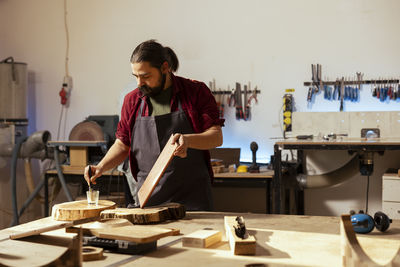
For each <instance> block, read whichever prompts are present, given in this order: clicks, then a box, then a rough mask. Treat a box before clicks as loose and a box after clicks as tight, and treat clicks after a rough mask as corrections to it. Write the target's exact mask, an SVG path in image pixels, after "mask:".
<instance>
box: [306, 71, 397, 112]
mask: <svg viewBox="0 0 400 267" xmlns="http://www.w3.org/2000/svg"><path fill="white" fill-rule="evenodd" d="M321 75H322V65H321V64H311V80H312V81H311V82H304V86H308V91H307V103H308V106H309V107H311V105H310V103H311V102H314V98H313V97H314V96H315V95H316V94H317V93H318V92H319V91H321V90H324V99H326V100H340V111H343V110H344V101H351V102H359V101H360V93H361V89H362V85H363V84H371V85H372V86H371V93H372V96H373V97H376V98H377V99H379V100H380V101H381V102H385V101H388V100H397V99H398V98H399V97H400V93H399V90H400V84H399V79H386V80H385V79H378V80H364V74H363V73H361V72H356V76H355V77H353V79H351V78H346V79H345V78H344V77H342V78H341V79H336V81H329V80H328V79H326V78H325V80H322V79H321ZM331 85H332V86H333V88H332V87H330V86H331Z"/></svg>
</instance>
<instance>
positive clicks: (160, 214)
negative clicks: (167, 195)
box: [100, 203, 186, 224]
mask: <svg viewBox="0 0 400 267" xmlns="http://www.w3.org/2000/svg"><path fill="white" fill-rule="evenodd" d="M185 215H186V210H185V206H183V205H181V204H179V203H168V204H165V205H162V206H153V207H145V208H143V209H141V208H134V209H128V208H117V209H113V210H104V211H102V212H101V215H100V216H101V218H102V219H110V218H124V219H127V220H129V221H130V222H131V223H133V224H152V223H160V222H164V221H166V220H178V219H182V218H184V217H185Z"/></svg>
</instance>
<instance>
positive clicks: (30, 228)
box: [9, 217, 99, 239]
mask: <svg viewBox="0 0 400 267" xmlns="http://www.w3.org/2000/svg"><path fill="white" fill-rule="evenodd" d="M98 218H99V217H92V218H86V219H82V220H75V221H56V220H54V219H53V218H51V217H46V218H42V219H39V220H36V221H33V222H31V223H26V224H22V225H18V226H16V227H13V228H9V238H10V239H20V238H23V237H27V236H33V235H38V234H41V233H45V232H49V231H53V230H57V229H62V228H67V227H72V226H74V225H79V224H83V223H87V222H90V221H93V220H96V219H98Z"/></svg>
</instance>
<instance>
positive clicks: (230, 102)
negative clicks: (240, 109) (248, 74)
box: [228, 85, 236, 107]
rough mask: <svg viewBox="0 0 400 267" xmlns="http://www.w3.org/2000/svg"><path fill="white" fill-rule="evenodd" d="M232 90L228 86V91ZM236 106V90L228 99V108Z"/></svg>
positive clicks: (232, 91) (233, 90)
mask: <svg viewBox="0 0 400 267" xmlns="http://www.w3.org/2000/svg"><path fill="white" fill-rule="evenodd" d="M229 90H230V86H229V85H228V91H229ZM235 105H236V95H235V89H232V90H231V94H230V95H229V97H228V106H230V107H232V106H235Z"/></svg>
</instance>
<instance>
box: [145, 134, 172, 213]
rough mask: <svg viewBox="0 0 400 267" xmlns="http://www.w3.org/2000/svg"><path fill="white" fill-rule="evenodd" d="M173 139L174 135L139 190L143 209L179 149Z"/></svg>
mask: <svg viewBox="0 0 400 267" xmlns="http://www.w3.org/2000/svg"><path fill="white" fill-rule="evenodd" d="M172 138H173V135H171V137H170V138H169V140H168V141H167V144H166V145H165V146H164V148H163V150H162V151H161V154H160V156H158V158H157V161H156V162H155V163H154V165H153V168H151V170H150V172H149V174H148V175H147V177H146V180H145V181H144V183H143V185H142V187H140V189H139V192H138V197H139V202H140V207H141V208H143V207H144V206H145V205H146V203H147V201H148V200H149V198H150V196H151V194H152V193H153V191H154V189H155V188H156V186H157V184H158V182H159V181H160V179H161V177H162V175H163V174H164V172H165V170H166V169H167V167H168V165H169V163H170V162H171V160H172V158H173V157H174V151H175V148H176V147H177V144H176V143H175V144H174V145H172Z"/></svg>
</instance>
